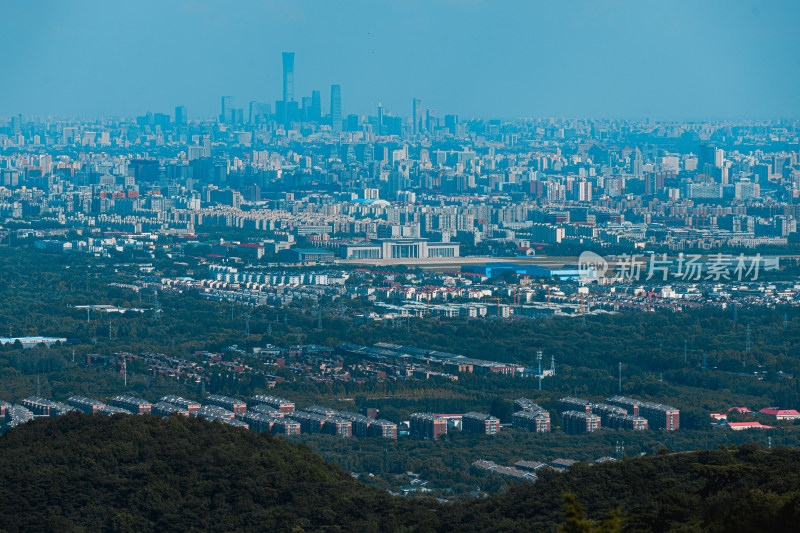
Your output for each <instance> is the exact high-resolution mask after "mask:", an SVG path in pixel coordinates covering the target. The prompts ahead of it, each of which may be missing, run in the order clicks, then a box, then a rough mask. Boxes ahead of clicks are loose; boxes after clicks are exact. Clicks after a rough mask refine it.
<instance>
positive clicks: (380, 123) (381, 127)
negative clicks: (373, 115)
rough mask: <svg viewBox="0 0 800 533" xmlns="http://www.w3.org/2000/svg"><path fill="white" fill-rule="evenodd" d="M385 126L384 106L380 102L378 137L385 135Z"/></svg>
mask: <svg viewBox="0 0 800 533" xmlns="http://www.w3.org/2000/svg"><path fill="white" fill-rule="evenodd" d="M384 129H385V128H384V124H383V104H381V103H380V102H378V135H383V130H384Z"/></svg>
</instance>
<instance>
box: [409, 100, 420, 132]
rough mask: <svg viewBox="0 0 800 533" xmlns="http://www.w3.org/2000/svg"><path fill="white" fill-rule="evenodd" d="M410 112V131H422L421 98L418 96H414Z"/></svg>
mask: <svg viewBox="0 0 800 533" xmlns="http://www.w3.org/2000/svg"><path fill="white" fill-rule="evenodd" d="M411 107H412V109H411V114H412V118H411V119H412V121H413V124H412V125H411V131H412V133H413V134H414V135H417V134H418V133H421V132H422V100H420V99H418V98H414V99H413V100H412V103H411Z"/></svg>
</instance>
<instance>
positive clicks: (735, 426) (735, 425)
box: [728, 422, 775, 431]
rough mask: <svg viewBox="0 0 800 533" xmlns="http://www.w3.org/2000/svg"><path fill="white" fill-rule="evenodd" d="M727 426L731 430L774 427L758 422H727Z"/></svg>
mask: <svg viewBox="0 0 800 533" xmlns="http://www.w3.org/2000/svg"><path fill="white" fill-rule="evenodd" d="M728 427H729V428H731V429H732V430H733V431H742V430H745V429H775V428H773V427H772V426H765V425H763V424H761V423H760V422H728Z"/></svg>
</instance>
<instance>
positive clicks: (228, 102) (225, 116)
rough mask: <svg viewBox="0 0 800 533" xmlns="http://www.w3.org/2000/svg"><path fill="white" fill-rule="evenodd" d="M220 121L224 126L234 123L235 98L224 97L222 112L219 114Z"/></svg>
mask: <svg viewBox="0 0 800 533" xmlns="http://www.w3.org/2000/svg"><path fill="white" fill-rule="evenodd" d="M219 121H220V122H222V123H224V124H230V123H231V122H233V96H223V97H222V112H221V113H220V114H219Z"/></svg>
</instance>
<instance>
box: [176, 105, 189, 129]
mask: <svg viewBox="0 0 800 533" xmlns="http://www.w3.org/2000/svg"><path fill="white" fill-rule="evenodd" d="M187 123H188V118H187V116H186V106H183V105H179V106H177V107H175V125H176V126H185V125H186V124H187Z"/></svg>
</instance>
